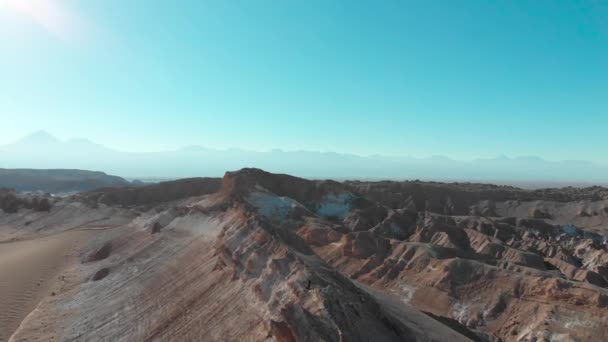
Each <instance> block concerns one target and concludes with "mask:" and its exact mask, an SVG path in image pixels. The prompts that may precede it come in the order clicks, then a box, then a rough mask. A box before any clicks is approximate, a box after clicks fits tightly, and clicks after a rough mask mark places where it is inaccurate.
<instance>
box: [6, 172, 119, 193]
mask: <svg viewBox="0 0 608 342" xmlns="http://www.w3.org/2000/svg"><path fill="white" fill-rule="evenodd" d="M130 184H131V183H130V182H128V181H126V180H125V179H123V178H120V177H117V176H110V175H107V174H105V173H103V172H95V171H84V170H59V169H58V170H38V169H0V188H10V189H15V190H17V191H43V192H51V193H61V192H77V191H89V190H93V189H98V188H102V187H121V186H128V185H130Z"/></svg>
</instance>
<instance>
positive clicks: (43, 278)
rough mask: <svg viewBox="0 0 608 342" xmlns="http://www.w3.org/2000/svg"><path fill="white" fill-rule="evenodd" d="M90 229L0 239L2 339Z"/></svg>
mask: <svg viewBox="0 0 608 342" xmlns="http://www.w3.org/2000/svg"><path fill="white" fill-rule="evenodd" d="M87 234H89V232H68V233H64V234H59V235H55V236H52V237H46V238H40V239H33V240H25V241H16V242H9V243H0V308H1V310H0V341H6V340H8V339H9V337H10V336H11V334H12V333H13V332H14V331H15V330H16V329H17V327H18V326H19V324H20V323H21V321H22V320H23V319H24V318H25V317H26V316H27V315H28V313H30V312H31V311H32V310H33V309H35V308H36V306H37V305H38V303H39V302H40V300H42V299H43V298H44V297H45V296H47V295H48V294H50V291H52V289H53V288H54V287H55V286H57V283H58V282H60V281H61V280H60V277H59V274H60V272H61V270H62V268H63V267H65V266H66V265H67V264H68V262H69V261H70V258H72V257H74V255H75V253H76V248H77V247H78V246H79V245H80V244H81V242H82V241H84V238H85V237H86V235H87Z"/></svg>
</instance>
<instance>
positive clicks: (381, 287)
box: [0, 169, 608, 342]
mask: <svg viewBox="0 0 608 342" xmlns="http://www.w3.org/2000/svg"><path fill="white" fill-rule="evenodd" d="M98 176H99V174H98ZM112 181H116V179H112ZM63 186H65V184H64V185H63ZM70 186H72V187H73V186H74V185H73V184H71V185H70ZM0 207H1V208H2V212H1V213H0V274H1V275H2V276H1V277H0V340H2V341H11V342H17V341H282V342H292V341H601V340H602V339H603V338H604V337H605V336H608V247H607V239H608V230H607V228H608V189H605V188H601V187H588V188H561V189H538V190H522V189H518V188H514V187H510V186H495V185H487V184H475V183H438V182H420V181H378V182H367V181H344V182H336V181H331V180H325V181H321V180H307V179H302V178H297V177H292V176H289V175H284V174H273V173H268V172H265V171H262V170H259V169H241V170H238V171H234V172H227V173H226V174H225V176H224V177H223V178H189V179H180V180H176V181H170V182H162V183H157V184H149V185H141V184H138V185H132V184H131V185H129V184H123V183H120V184H110V185H108V186H105V187H102V188H97V189H93V190H91V189H87V190H84V191H78V192H73V193H71V194H67V195H64V196H62V197H58V196H51V195H49V194H48V193H43V192H17V191H13V190H8V189H5V190H2V193H1V194H0Z"/></svg>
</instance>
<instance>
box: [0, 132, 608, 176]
mask: <svg viewBox="0 0 608 342" xmlns="http://www.w3.org/2000/svg"><path fill="white" fill-rule="evenodd" d="M250 166H255V167H259V168H263V169H266V170H269V171H271V172H282V173H289V174H293V175H297V176H300V177H308V178H334V179H365V178H374V179H380V178H393V179H415V178H419V179H425V180H456V181H492V182H503V183H510V184H516V185H519V186H526V183H527V182H531V183H534V181H537V180H543V184H547V185H570V184H572V185H579V184H580V183H587V184H588V183H596V184H606V183H608V165H605V164H599V163H593V162H588V161H547V160H544V159H542V158H540V157H534V156H523V157H507V156H498V157H496V158H492V159H475V160H469V161H463V160H453V159H450V158H448V157H444V156H434V157H429V158H414V157H408V156H382V155H372V156H358V155H353V154H341V153H333V152H315V151H282V150H280V149H276V150H272V151H268V152H258V151H249V150H243V149H228V150H218V149H210V148H204V147H200V146H190V147H184V148H181V149H177V150H174V151H159V152H125V151H118V150H114V149H111V148H107V147H105V146H103V145H100V144H97V143H95V142H92V141H89V140H87V139H71V140H60V139H58V138H56V137H54V136H53V135H51V134H49V133H47V132H45V131H38V132H35V133H32V134H30V135H27V136H25V137H24V138H22V139H20V140H18V141H16V142H14V143H12V144H8V145H3V146H0V168H39V169H54V168H61V169H65V168H72V169H87V170H99V171H104V172H106V173H108V174H115V175H119V176H122V177H131V178H141V177H150V178H153V177H167V178H180V177H192V176H214V177H217V176H221V175H222V174H223V173H224V172H225V171H226V170H233V169H239V168H242V167H250Z"/></svg>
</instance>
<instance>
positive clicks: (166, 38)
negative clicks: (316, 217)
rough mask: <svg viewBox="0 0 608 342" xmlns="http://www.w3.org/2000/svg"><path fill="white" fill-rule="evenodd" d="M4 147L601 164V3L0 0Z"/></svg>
mask: <svg viewBox="0 0 608 342" xmlns="http://www.w3.org/2000/svg"><path fill="white" fill-rule="evenodd" d="M0 122H1V125H0V127H1V128H2V129H1V131H0V132H1V134H0V144H7V143H10V142H13V141H15V140H17V139H19V138H20V137H22V136H24V135H26V134H28V133H30V132H32V131H37V130H40V129H43V130H46V131H48V132H50V133H52V134H53V135H56V136H58V137H60V138H63V139H66V138H72V137H84V138H87V139H90V140H92V141H95V142H97V143H100V144H103V145H105V146H108V147H111V148H115V149H119V150H125V151H155V150H171V149H174V148H179V147H182V146H188V145H201V146H206V147H211V148H233V147H234V148H245V149H251V150H259V151H266V150H271V149H274V148H281V149H284V150H300V149H301V150H311V151H335V152H343V153H353V154H359V155H372V154H381V155H410V156H416V157H428V156H433V155H443V156H448V157H450V158H454V159H474V158H489V157H495V156H497V155H508V156H528V155H533V156H539V157H542V158H545V159H547V160H589V161H594V162H600V163H608V154H607V153H606V151H607V150H608V138H607V134H606V128H607V127H608V2H606V1H593V0H590V1H544V0H539V1H498V0H497V1H481V0H479V1H467V0H463V1H447V0H446V1H431V0H425V1H381V2H379V1H334V0H307V1H295V0H281V1H279V0H275V1H270V0H258V1H226V0H214V1H203V0H194V1H187V0H180V1H160V0H145V1H144V0H130V1H124V0H103V1H102V0H87V1H84V0H81V1H75V0H0Z"/></svg>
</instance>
